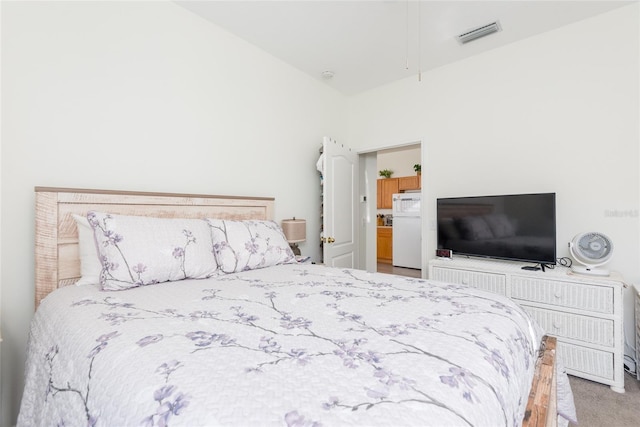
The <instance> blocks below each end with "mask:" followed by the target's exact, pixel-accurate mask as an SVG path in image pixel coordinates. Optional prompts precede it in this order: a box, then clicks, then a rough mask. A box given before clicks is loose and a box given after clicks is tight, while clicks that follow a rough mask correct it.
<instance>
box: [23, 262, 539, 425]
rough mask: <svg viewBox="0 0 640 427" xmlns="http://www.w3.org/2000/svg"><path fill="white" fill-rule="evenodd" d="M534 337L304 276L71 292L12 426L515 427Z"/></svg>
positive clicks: (386, 278)
mask: <svg viewBox="0 0 640 427" xmlns="http://www.w3.org/2000/svg"><path fill="white" fill-rule="evenodd" d="M542 335H543V331H542V330H541V329H540V328H539V327H538V326H537V325H536V324H535V322H533V321H532V320H531V319H530V318H529V316H528V315H527V314H526V313H525V312H524V311H523V310H522V309H521V308H520V307H519V306H518V305H517V304H515V303H514V302H512V301H510V300H509V299H508V298H505V297H502V296H500V295H497V294H490V293H486V292H483V291H480V290H475V289H472V288H468V287H465V286H462V285H455V284H446V283H439V282H432V281H425V280H421V279H415V278H408V277H401V276H394V275H387V274H380V273H367V272H364V271H361V270H352V269H334V268H328V267H324V266H318V265H311V264H303V265H300V264H289V265H279V266H275V267H269V268H264V269H257V270H251V271H245V272H241V273H235V274H226V275H221V276H218V277H215V278H211V279H203V280H183V281H178V282H167V283H161V284H156V285H152V286H144V287H139V288H134V289H129V290H125V291H115V292H114V291H111V292H105V291H101V290H99V288H98V287H95V286H67V287H64V288H61V289H58V290H56V291H55V292H53V293H51V294H50V295H48V296H47V297H46V298H45V299H44V300H43V302H42V303H41V305H40V307H39V308H38V310H37V312H36V314H35V316H34V319H33V321H32V325H31V332H30V338H29V348H28V356H27V363H26V371H25V375H26V377H25V389H24V395H23V400H22V404H21V409H20V414H19V418H18V426H39V425H40V426H43V425H47V426H49V425H95V426H129V425H132V426H133V425H146V426H156V425H158V426H160V425H162V426H165V425H172V426H213V425H226V426H246V425H261V426H276V425H277V426H282V425H287V426H320V425H324V426H340V425H367V426H378V425H394V426H397V425H405V426H411V425H419V426H425V425H437V426H445V425H451V426H460V425H473V426H517V425H520V424H521V422H522V418H523V414H524V408H525V405H526V403H527V398H528V393H529V389H530V387H531V380H532V375H533V371H534V364H535V360H536V356H537V347H538V345H539V342H540V340H541V337H542Z"/></svg>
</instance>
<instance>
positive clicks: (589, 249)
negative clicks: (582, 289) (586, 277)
mask: <svg viewBox="0 0 640 427" xmlns="http://www.w3.org/2000/svg"><path fill="white" fill-rule="evenodd" d="M569 252H571V256H573V258H574V259H575V260H576V261H577V262H578V263H580V264H582V266H572V267H571V270H573V271H574V272H575V273H580V274H591V275H595V276H608V275H609V270H607V269H604V268H598V267H600V266H601V265H604V264H606V263H607V262H608V261H609V259H610V258H611V255H612V253H613V243H612V242H611V239H609V238H608V237H607V236H605V235H604V234H602V233H596V232H588V233H581V234H578V235H576V236H575V237H574V238H573V240H571V242H569Z"/></svg>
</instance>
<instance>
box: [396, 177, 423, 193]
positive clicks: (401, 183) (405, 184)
mask: <svg viewBox="0 0 640 427" xmlns="http://www.w3.org/2000/svg"><path fill="white" fill-rule="evenodd" d="M398 189H399V190H400V191H405V190H419V189H420V175H413V176H401V177H400V178H398Z"/></svg>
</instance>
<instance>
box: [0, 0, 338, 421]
mask: <svg viewBox="0 0 640 427" xmlns="http://www.w3.org/2000/svg"><path fill="white" fill-rule="evenodd" d="M1 7H2V32H3V38H2V65H3V69H2V89H3V92H2V106H3V109H2V125H3V126H2V153H1V160H2V163H1V183H2V202H1V207H2V212H1V215H2V220H3V221H2V229H1V233H2V234H1V236H2V251H1V253H2V282H1V283H2V289H1V292H2V307H1V310H2V318H1V324H2V332H3V339H4V341H3V343H2V367H1V375H2V419H0V425H4V426H6V425H10V424H11V423H15V419H16V417H17V410H18V405H19V402H20V398H21V394H22V385H23V382H22V375H23V361H24V350H25V347H26V341H27V334H28V324H29V321H30V319H31V316H32V314H33V301H34V287H33V282H34V273H33V270H34V260H33V249H34V191H33V188H34V186H37V185H39V186H58V187H78V188H99V189H122V190H139V191H160V192H186V193H203V194H237V195H246V196H273V197H275V198H276V209H275V216H276V219H278V220H280V219H282V218H285V217H291V216H294V215H295V216H296V217H298V218H306V219H307V227H308V230H307V231H308V232H307V236H309V240H308V241H307V242H305V243H303V244H301V249H302V251H303V252H304V253H305V254H308V255H311V256H312V257H313V258H314V259H318V258H319V250H318V247H319V241H318V239H319V237H317V235H318V233H315V232H314V231H313V230H319V228H320V227H319V211H320V202H319V193H320V186H319V179H318V174H317V172H316V170H315V163H316V160H317V157H318V155H319V152H318V149H319V147H320V145H321V141H322V136H324V135H328V136H332V137H333V138H336V139H338V140H340V139H345V136H346V123H345V116H346V102H345V99H344V97H343V96H342V95H340V94H339V93H338V92H336V91H334V90H333V89H331V88H329V87H328V86H326V85H325V84H323V83H322V82H319V81H315V80H313V79H311V78H310V77H308V76H306V75H304V74H302V73H301V72H299V71H297V70H295V69H293V68H292V67H290V66H287V65H285V64H283V63H282V62H280V61H279V60H276V59H275V58H273V57H272V56H269V55H267V54H266V53H264V52H262V51H260V50H258V49H256V48H254V47H252V46H250V45H248V44H246V43H245V42H243V41H241V40H239V39H237V38H235V37H233V36H231V35H229V34H228V33H226V32H224V31H222V30H220V29H218V28H216V27H215V26H213V25H211V24H210V23H208V22H205V21H204V20H202V19H200V18H199V17H197V16H196V15H194V14H192V13H191V12H189V11H187V10H185V9H183V8H181V7H179V6H177V5H175V4H173V3H171V2H67V3H62V2H37V3H36V2H2V4H1ZM314 190H316V191H314Z"/></svg>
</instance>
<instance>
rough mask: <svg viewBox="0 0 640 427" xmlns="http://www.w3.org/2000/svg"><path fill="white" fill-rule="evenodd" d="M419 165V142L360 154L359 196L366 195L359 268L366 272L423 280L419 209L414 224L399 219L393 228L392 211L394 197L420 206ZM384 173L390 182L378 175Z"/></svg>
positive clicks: (408, 220) (362, 207)
mask: <svg viewBox="0 0 640 427" xmlns="http://www.w3.org/2000/svg"><path fill="white" fill-rule="evenodd" d="M421 164H422V144H421V143H420V142H414V143H410V144H404V145H398V146H393V147H389V148H385V149H379V150H375V151H370V152H366V153H360V171H361V194H365V195H366V197H365V198H364V199H363V200H361V202H363V203H361V211H362V212H361V217H362V227H363V228H362V230H361V234H360V236H361V237H364V238H361V239H360V240H361V246H360V254H361V260H360V261H361V263H360V265H364V266H366V270H367V271H379V272H383V273H392V274H398V275H403V276H409V277H424V275H423V271H422V264H423V261H422V259H423V256H422V251H423V250H424V248H423V245H422V239H421V237H422V231H421V229H420V228H421V224H422V218H421V211H420V209H418V213H417V214H415V215H416V216H417V217H416V218H415V220H414V219H408V218H400V217H398V219H401V220H400V221H398V222H396V225H395V227H394V208H393V206H394V204H393V194H403V195H404V196H403V197H406V198H410V199H415V200H418V202H417V203H418V206H420V198H421V195H422V176H421V174H419V172H421ZM416 165H419V166H417V167H416ZM416 169H418V170H416ZM383 170H389V171H391V175H390V177H389V178H385V177H383V176H381V175H380V171H383ZM409 222H411V224H415V225H412V227H416V228H415V229H413V228H412V229H411V231H410V232H408V231H407V229H406V228H405V227H406V224H408V223H409ZM394 231H396V234H395V236H394ZM394 237H395V241H394ZM399 245H400V246H399ZM394 246H395V249H396V251H395V252H396V254H395V255H396V256H395V258H394ZM406 257H409V258H410V259H411V260H409V259H407V258H406Z"/></svg>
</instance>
